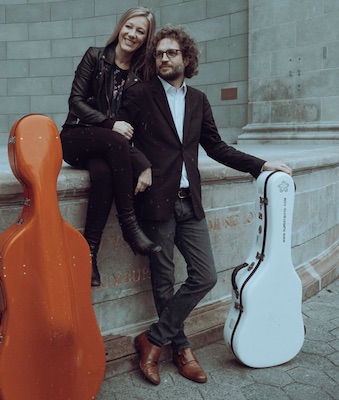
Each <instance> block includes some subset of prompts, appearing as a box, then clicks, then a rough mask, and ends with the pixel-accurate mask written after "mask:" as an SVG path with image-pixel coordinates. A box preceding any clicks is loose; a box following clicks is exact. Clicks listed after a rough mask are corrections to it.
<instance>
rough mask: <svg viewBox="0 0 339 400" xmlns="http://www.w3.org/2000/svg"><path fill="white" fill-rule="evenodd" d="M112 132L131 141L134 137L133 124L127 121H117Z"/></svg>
mask: <svg viewBox="0 0 339 400" xmlns="http://www.w3.org/2000/svg"><path fill="white" fill-rule="evenodd" d="M112 131H115V132H118V133H120V135H122V136H124V137H125V138H126V139H128V140H130V139H132V137H133V132H134V128H133V126H132V125H131V124H129V123H128V122H125V121H116V122H115V124H114V125H113V128H112Z"/></svg>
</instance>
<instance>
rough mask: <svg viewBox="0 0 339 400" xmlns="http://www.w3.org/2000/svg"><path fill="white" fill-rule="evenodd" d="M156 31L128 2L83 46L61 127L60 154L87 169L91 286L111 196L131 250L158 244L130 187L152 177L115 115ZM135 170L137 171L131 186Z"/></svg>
mask: <svg viewBox="0 0 339 400" xmlns="http://www.w3.org/2000/svg"><path fill="white" fill-rule="evenodd" d="M154 31H155V17H154V15H153V14H152V12H151V11H150V10H149V9H147V8H144V7H135V8H131V9H129V10H128V11H126V13H125V14H124V15H123V16H122V17H121V19H120V21H119V22H118V25H117V27H116V28H115V30H114V32H113V33H112V35H111V37H110V38H109V40H108V42H107V44H106V46H105V47H104V48H98V47H90V48H89V49H88V50H87V52H86V53H85V55H84V56H83V58H82V60H81V62H80V64H79V65H78V68H77V70H76V72H75V77H74V80H73V84H72V89H71V94H70V97H69V101H68V103H69V113H68V116H67V119H66V121H65V124H64V125H63V129H62V131H61V133H60V137H61V142H62V148H63V158H64V160H65V161H66V162H67V163H68V164H70V165H72V166H74V167H77V168H84V169H87V170H88V171H89V174H90V180H91V188H90V193H89V201H88V208H87V219H86V226H85V232H84V236H85V238H86V240H87V242H88V244H89V247H90V251H91V256H92V280H91V284H92V286H100V283H101V279H100V274H99V271H98V266H97V252H98V249H99V245H100V241H101V236H102V232H103V229H104V227H105V224H106V221H107V218H108V215H109V212H110V210H111V206H112V202H113V196H114V197H115V204H116V209H117V212H118V218H119V223H120V226H121V229H122V233H123V237H124V239H125V240H126V242H127V243H128V244H129V245H130V247H131V248H132V250H133V251H134V253H135V254H137V253H139V254H142V255H148V254H151V253H154V252H158V251H160V250H161V247H160V246H157V245H155V244H154V243H153V242H151V241H150V240H149V239H148V238H147V237H146V235H145V234H144V233H143V231H142V230H141V228H140V227H139V225H138V222H137V220H136V217H135V213H134V208H133V192H134V194H137V193H138V192H142V191H144V190H145V189H146V188H147V187H148V186H150V185H151V183H152V176H151V168H150V167H151V164H150V163H149V161H148V160H147V158H146V157H144V155H143V154H142V153H140V152H139V151H138V150H137V149H135V148H134V147H131V146H130V143H129V140H130V139H131V138H132V136H133V128H132V126H131V125H130V124H128V123H126V122H124V121H116V118H115V115H116V112H117V110H118V108H119V105H120V103H121V98H122V95H123V91H125V90H126V89H127V88H128V87H130V86H131V85H134V84H136V83H138V82H139V81H140V80H141V79H145V78H146V70H145V54H146V49H147V47H148V46H149V44H150V43H151V41H152V38H153V36H154ZM133 176H137V177H138V182H137V185H136V187H135V189H134V184H135V181H134V180H133Z"/></svg>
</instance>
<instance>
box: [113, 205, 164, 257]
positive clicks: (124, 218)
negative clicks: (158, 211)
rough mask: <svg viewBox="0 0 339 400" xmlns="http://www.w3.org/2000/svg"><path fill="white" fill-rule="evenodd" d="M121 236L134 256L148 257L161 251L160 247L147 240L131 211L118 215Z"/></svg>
mask: <svg viewBox="0 0 339 400" xmlns="http://www.w3.org/2000/svg"><path fill="white" fill-rule="evenodd" d="M118 218H119V223H120V226H121V230H122V236H123V238H124V239H125V241H126V242H127V243H128V244H129V246H130V247H131V249H132V250H133V252H134V254H141V255H144V256H145V255H149V254H153V253H158V252H159V251H161V246H158V245H156V244H155V243H153V242H152V241H150V240H149V239H148V237H147V236H146V235H145V234H144V232H143V231H142V229H141V228H140V226H139V223H138V221H137V218H136V216H135V214H134V212H133V211H131V212H129V213H125V214H121V215H118Z"/></svg>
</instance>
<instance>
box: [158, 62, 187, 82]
mask: <svg viewBox="0 0 339 400" xmlns="http://www.w3.org/2000/svg"><path fill="white" fill-rule="evenodd" d="M158 75H159V76H160V78H162V79H164V80H165V81H175V80H176V79H178V78H180V77H181V76H182V66H181V65H177V66H176V67H174V68H172V69H170V70H168V71H167V72H162V71H161V69H160V68H158Z"/></svg>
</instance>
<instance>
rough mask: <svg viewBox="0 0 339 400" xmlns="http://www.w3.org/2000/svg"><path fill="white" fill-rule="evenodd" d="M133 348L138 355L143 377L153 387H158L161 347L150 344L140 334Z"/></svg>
mask: <svg viewBox="0 0 339 400" xmlns="http://www.w3.org/2000/svg"><path fill="white" fill-rule="evenodd" d="M134 343H135V347H136V349H137V351H138V352H139V354H140V362H139V367H140V369H141V371H142V372H143V374H144V375H145V377H146V378H147V379H148V380H149V381H150V382H152V383H153V384H154V385H159V383H160V375H159V368H158V362H159V358H160V354H161V347H159V346H156V345H154V344H152V343H151V342H150V341H149V340H148V338H147V335H146V334H145V332H144V333H141V334H140V335H139V336H137V337H136V338H135V341H134Z"/></svg>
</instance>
